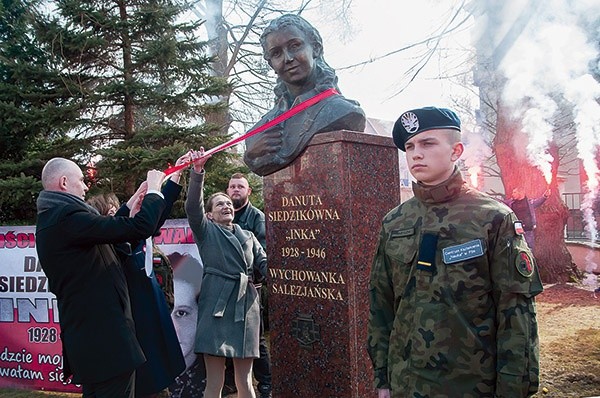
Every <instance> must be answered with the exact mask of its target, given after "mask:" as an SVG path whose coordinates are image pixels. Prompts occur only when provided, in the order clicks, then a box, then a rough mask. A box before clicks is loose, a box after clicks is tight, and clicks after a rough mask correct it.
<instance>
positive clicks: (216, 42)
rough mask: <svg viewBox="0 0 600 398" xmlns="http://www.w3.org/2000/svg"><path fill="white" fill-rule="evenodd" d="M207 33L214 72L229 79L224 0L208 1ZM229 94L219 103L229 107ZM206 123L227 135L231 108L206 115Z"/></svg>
mask: <svg viewBox="0 0 600 398" xmlns="http://www.w3.org/2000/svg"><path fill="white" fill-rule="evenodd" d="M206 31H207V34H208V40H209V47H210V51H211V55H212V56H213V57H214V62H212V64H211V65H212V70H213V72H214V74H215V76H219V77H223V78H225V79H229V75H228V73H227V64H228V61H229V54H228V39H227V30H226V29H225V21H224V20H223V0H206ZM229 97H230V96H229V94H228V93H226V94H224V95H223V96H221V97H220V98H219V101H221V102H223V103H224V104H227V105H229ZM205 119H206V120H205V121H206V123H210V124H214V125H215V126H218V129H219V130H218V133H219V134H227V131H228V130H229V126H230V125H231V122H232V117H231V115H230V113H229V106H225V107H222V108H220V109H216V110H213V111H211V112H209V113H207V114H206V116H205Z"/></svg>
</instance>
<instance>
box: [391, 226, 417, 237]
mask: <svg viewBox="0 0 600 398" xmlns="http://www.w3.org/2000/svg"><path fill="white" fill-rule="evenodd" d="M414 234H415V229H414V228H406V229H395V230H393V231H392V232H390V239H393V238H406V237H407V236H413V235H414Z"/></svg>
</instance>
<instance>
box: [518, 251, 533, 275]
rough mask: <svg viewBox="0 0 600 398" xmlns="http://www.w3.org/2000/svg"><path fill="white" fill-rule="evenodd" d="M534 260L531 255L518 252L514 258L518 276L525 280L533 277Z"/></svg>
mask: <svg viewBox="0 0 600 398" xmlns="http://www.w3.org/2000/svg"><path fill="white" fill-rule="evenodd" d="M534 264H535V263H534V260H533V258H532V257H531V255H530V254H529V253H527V252H525V251H520V252H519V253H518V254H517V256H516V258H515V266H516V268H517V271H519V274H521V275H523V276H524V277H525V278H529V277H531V275H533V270H534V267H535V265H534Z"/></svg>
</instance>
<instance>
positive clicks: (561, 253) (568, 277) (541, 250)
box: [494, 104, 580, 283]
mask: <svg viewBox="0 0 600 398" xmlns="http://www.w3.org/2000/svg"><path fill="white" fill-rule="evenodd" d="M497 109H498V114H497V127H496V136H495V138H494V152H495V153H496V159H497V161H498V166H499V167H500V171H501V175H502V182H503V185H504V191H505V192H506V194H507V196H508V195H510V193H511V192H512V190H513V189H514V188H516V187H521V188H523V189H524V191H525V194H526V195H527V197H528V198H530V199H535V198H539V197H541V196H542V194H543V193H544V191H545V190H546V188H550V189H551V196H550V197H549V198H548V200H546V202H545V203H544V204H543V205H542V206H540V207H538V208H537V209H536V217H537V229H536V230H535V252H534V255H535V258H536V260H537V264H538V267H539V270H540V276H541V277H542V281H543V282H544V283H564V282H569V281H574V280H578V279H580V274H579V272H578V270H577V267H576V266H575V264H574V263H573V258H572V257H571V253H570V252H569V251H568V249H567V246H566V244H565V240H564V228H565V225H566V222H567V218H568V208H567V206H566V205H565V204H564V203H563V202H562V200H561V198H560V196H559V193H558V185H557V182H556V174H557V169H558V150H557V149H556V148H555V147H554V148H551V150H550V151H551V152H554V153H551V154H552V155H553V157H554V159H555V160H554V162H553V164H552V181H551V183H550V186H549V187H548V185H547V183H546V180H545V179H544V177H543V175H542V173H541V172H540V171H539V170H538V169H537V168H536V167H534V166H532V164H531V163H530V162H529V161H528V160H527V153H526V147H527V142H528V138H527V135H526V134H524V133H523V132H522V131H521V126H520V123H519V121H517V120H511V119H510V118H509V114H510V110H508V109H506V108H505V107H503V106H502V104H498V108H497Z"/></svg>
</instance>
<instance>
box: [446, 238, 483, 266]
mask: <svg viewBox="0 0 600 398" xmlns="http://www.w3.org/2000/svg"><path fill="white" fill-rule="evenodd" d="M480 256H483V245H482V244H481V240H480V239H475V240H472V241H469V242H467V243H463V244H460V245H456V246H449V247H446V248H444V249H442V259H443V260H444V263H445V264H454V263H459V262H461V261H466V260H470V259H472V258H476V257H480Z"/></svg>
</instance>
